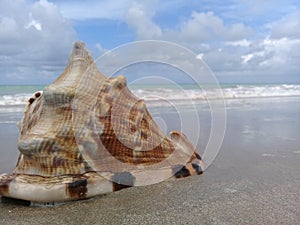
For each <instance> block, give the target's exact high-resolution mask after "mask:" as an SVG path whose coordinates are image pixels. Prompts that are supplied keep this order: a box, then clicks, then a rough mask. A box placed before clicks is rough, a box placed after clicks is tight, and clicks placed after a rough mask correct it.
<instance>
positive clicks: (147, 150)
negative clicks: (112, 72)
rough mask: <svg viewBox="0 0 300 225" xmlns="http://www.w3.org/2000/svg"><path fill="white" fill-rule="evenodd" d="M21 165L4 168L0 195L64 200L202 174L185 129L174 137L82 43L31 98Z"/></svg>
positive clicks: (21, 133) (21, 137)
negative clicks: (53, 78)
mask: <svg viewBox="0 0 300 225" xmlns="http://www.w3.org/2000/svg"><path fill="white" fill-rule="evenodd" d="M18 126H19V141H18V149H19V151H20V154H19V158H18V161H17V165H16V168H15V169H14V171H13V173H12V174H2V175H0V195H1V196H5V197H10V198H16V199H22V200H27V201H31V202H36V203H52V202H64V201H69V200H77V199H85V198H90V197H93V196H96V195H100V194H105V193H109V192H114V191H117V190H120V189H122V188H126V187H131V186H138V185H146V184H150V183H156V182H159V181H163V180H165V179H172V178H174V179H176V178H180V177H187V176H191V175H197V174H201V173H202V171H203V170H202V169H203V163H202V161H201V157H200V155H199V154H198V153H197V150H196V149H195V148H194V147H193V145H192V144H191V143H190V142H189V140H188V139H187V138H186V137H185V136H184V134H182V133H181V132H179V131H172V132H171V133H170V137H167V136H166V135H165V134H164V133H163V132H162V131H161V129H160V128H159V127H158V126H157V124H156V123H155V122H154V121H153V120H152V117H151V115H150V113H149V112H148V110H147V107H146V105H145V103H144V101H143V100H141V99H138V98H137V97H135V96H134V95H133V94H132V93H131V92H130V90H129V89H128V88H127V85H126V79H125V77H124V76H118V77H114V78H109V77H106V76H105V75H103V74H101V73H100V72H99V70H98V69H97V67H96V65H95V63H94V61H93V59H92V57H91V55H90V53H89V52H88V51H87V49H86V47H85V44H84V43H82V42H76V43H75V44H74V46H73V51H72V54H71V56H70V58H69V62H68V65H67V66H66V68H65V70H64V71H63V73H62V74H61V75H60V76H59V77H58V78H57V79H56V81H55V82H54V83H53V84H51V85H49V86H47V87H46V88H45V89H44V90H43V92H36V93H35V94H34V95H33V96H32V97H31V98H30V99H29V101H28V105H27V106H26V109H25V112H24V117H23V119H22V120H21V122H20V123H19V124H18Z"/></svg>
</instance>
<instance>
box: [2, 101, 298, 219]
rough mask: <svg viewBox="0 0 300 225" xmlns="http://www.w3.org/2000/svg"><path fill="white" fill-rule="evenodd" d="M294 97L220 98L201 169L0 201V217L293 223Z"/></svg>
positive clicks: (295, 188)
mask: <svg viewBox="0 0 300 225" xmlns="http://www.w3.org/2000/svg"><path fill="white" fill-rule="evenodd" d="M299 103H300V100H299V99H298V98H294V99H293V98H289V99H268V100H265V101H263V100H251V101H242V102H237V101H231V102H227V113H228V121H227V130H226V135H225V138H224V142H223V145H222V148H221V151H220V153H219V155H218V157H217V158H216V160H215V161H214V162H213V164H212V165H211V166H210V167H209V168H208V169H207V170H206V171H205V173H204V174H203V175H201V176H196V177H189V178H184V179H181V180H177V181H167V182H162V183H159V184H155V185H151V186H145V187H134V188H129V189H124V190H121V191H119V192H116V193H112V194H108V195H105V196H100V197H97V198H93V199H90V200H85V201H78V202H72V203H68V204H64V205H60V206H56V207H50V208H49V207H48V208H41V207H26V206H20V205H15V204H12V203H1V204H0V224H299V221H300V140H299V132H300V131H299V127H300V118H299V115H300V104H299ZM206 119H207V118H205V117H204V118H203V121H202V124H204V125H203V127H204V128H205V120H206ZM200 140H201V139H200ZM0 141H1V144H2V143H6V142H4V139H3V138H2V137H1V139H0ZM201 145H202V144H199V146H201ZM2 146H3V145H2ZM2 148H3V147H2ZM1 160H2V158H1ZM14 163H15V162H13V164H14ZM0 172H4V171H2V170H1V171H0Z"/></svg>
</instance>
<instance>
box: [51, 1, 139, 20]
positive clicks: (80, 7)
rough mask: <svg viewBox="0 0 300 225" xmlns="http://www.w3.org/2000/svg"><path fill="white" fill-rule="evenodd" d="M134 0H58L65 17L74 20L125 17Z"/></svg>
mask: <svg viewBox="0 0 300 225" xmlns="http://www.w3.org/2000/svg"><path fill="white" fill-rule="evenodd" d="M132 2H133V0H114V1H111V0H101V1H98V0H90V1H89V2H88V3H87V2H86V1H81V0H74V1H57V2H56V4H57V5H58V7H59V8H60V10H61V12H62V14H63V16H64V17H66V18H69V19H74V20H86V19H113V20H117V19H124V16H125V14H126V12H127V10H128V9H129V8H130V5H131V4H132Z"/></svg>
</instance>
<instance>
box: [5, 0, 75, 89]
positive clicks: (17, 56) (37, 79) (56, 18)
mask: <svg viewBox="0 0 300 225" xmlns="http://www.w3.org/2000/svg"><path fill="white" fill-rule="evenodd" d="M0 15H1V16H0V30H1V32H0V59H1V60H0V68H1V69H0V72H1V75H2V76H4V79H3V80H6V82H7V83H41V82H47V83H48V82H49V81H52V80H53V79H54V78H55V77H56V76H58V75H59V73H60V72H61V71H62V69H63V66H64V64H65V63H66V61H67V58H68V55H69V53H70V50H71V47H72V43H73V41H74V40H75V38H76V32H75V31H74V29H73V28H72V26H71V24H70V23H69V22H68V21H67V20H66V19H64V18H63V16H62V15H61V14H60V12H59V10H58V8H57V7H56V6H55V5H54V4H52V3H49V2H48V1H46V0H40V1H37V2H34V3H31V2H29V1H23V0H17V2H12V1H9V0H3V1H1V3H0Z"/></svg>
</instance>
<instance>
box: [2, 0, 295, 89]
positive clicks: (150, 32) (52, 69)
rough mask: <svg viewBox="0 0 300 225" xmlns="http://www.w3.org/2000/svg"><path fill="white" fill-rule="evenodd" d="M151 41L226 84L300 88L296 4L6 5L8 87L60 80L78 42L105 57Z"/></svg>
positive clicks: (25, 0)
mask: <svg viewBox="0 0 300 225" xmlns="http://www.w3.org/2000/svg"><path fill="white" fill-rule="evenodd" d="M149 39H150V40H152V39H155V40H164V41H171V42H175V43H177V44H180V45H182V46H184V47H187V48H189V49H191V50H192V51H193V52H194V53H195V54H197V55H198V56H199V57H201V58H202V59H203V60H204V61H205V62H206V63H207V64H208V65H209V67H210V68H211V69H212V70H213V72H214V73H215V74H216V76H217V78H218V80H219V81H220V82H232V83H236V82H239V83H240V82H252V83H254V82H270V83H274V82H282V83H295V82H296V83H300V63H299V62H300V2H299V1H296V0H285V1H282V0H266V1H261V0H253V1H249V0H224V1H208V0H203V1H202V0H190V1H186V0H172V1H171V0H165V1H155V0H149V1H148V0H146V1H134V0H114V1H112V0H110V1H109V0H99V1H96V0H90V1H88V0H86V1H79V0H74V1H71V0H60V1H58V0H48V1H47V0H40V1H32V0H15V1H11V0H1V1H0V84H47V83H50V82H52V81H53V80H54V79H55V78H56V77H57V76H58V75H59V74H60V73H61V72H62V70H63V68H64V66H65V65H66V63H67V59H68V56H69V54H70V51H71V47H72V43H73V42H74V41H76V40H82V41H84V42H85V43H86V44H87V47H88V49H89V50H90V51H91V53H92V55H93V56H94V58H97V57H98V56H100V55H101V54H103V53H104V52H105V51H107V50H109V49H112V48H116V47H117V46H119V45H121V44H125V43H128V42H133V41H137V40H149ZM100 69H101V68H100Z"/></svg>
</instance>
